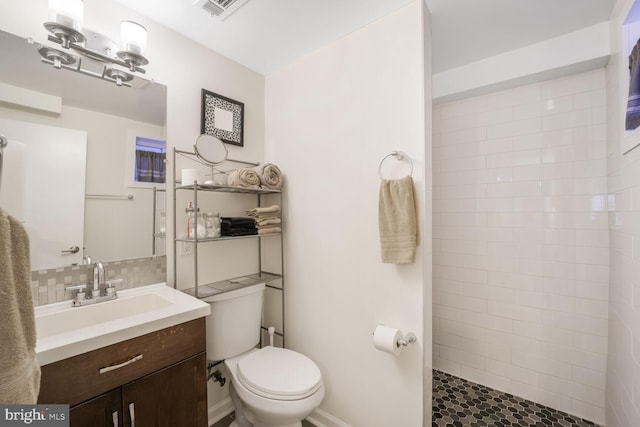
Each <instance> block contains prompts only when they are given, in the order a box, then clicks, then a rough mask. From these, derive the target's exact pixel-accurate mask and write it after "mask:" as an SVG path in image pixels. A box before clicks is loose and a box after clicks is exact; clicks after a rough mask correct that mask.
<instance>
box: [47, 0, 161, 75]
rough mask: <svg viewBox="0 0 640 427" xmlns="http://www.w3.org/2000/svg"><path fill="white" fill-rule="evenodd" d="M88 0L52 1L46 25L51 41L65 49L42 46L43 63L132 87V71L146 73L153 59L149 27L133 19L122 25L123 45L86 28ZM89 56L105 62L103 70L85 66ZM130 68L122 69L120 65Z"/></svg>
mask: <svg viewBox="0 0 640 427" xmlns="http://www.w3.org/2000/svg"><path fill="white" fill-rule="evenodd" d="M83 14H84V0H49V21H48V22H45V23H44V27H45V28H46V29H47V31H49V32H50V33H51V34H50V35H49V37H48V40H49V41H52V42H54V43H57V44H59V45H60V46H61V47H62V48H63V49H65V50H69V51H71V52H73V53H67V52H65V51H64V50H60V49H56V48H52V47H47V46H42V47H41V48H40V49H38V51H39V52H40V56H41V57H42V62H45V63H47V64H51V65H53V66H54V67H55V68H57V69H61V68H64V69H67V70H71V71H76V72H79V73H81V74H86V75H89V76H92V77H97V78H101V79H104V80H109V81H112V82H114V83H115V84H116V85H118V86H131V85H129V84H127V83H126V82H129V81H131V80H133V75H132V74H131V73H142V74H144V73H145V70H144V69H143V68H142V66H144V65H147V64H148V63H149V60H148V59H147V58H146V57H145V54H146V48H147V30H146V29H145V28H144V27H143V26H142V25H140V24H138V23H136V22H133V21H122V22H121V24H120V45H119V46H118V45H116V44H115V43H114V42H113V41H111V40H110V39H108V38H107V37H105V36H103V35H101V34H99V33H95V32H93V31H90V30H86V29H84V33H83V32H82V31H83V28H82V19H83ZM84 58H89V59H91V60H93V61H96V62H99V63H102V64H103V66H102V70H101V72H96V71H92V70H90V69H89V68H87V67H83V64H82V60H83V59H84ZM115 66H119V67H123V68H125V69H126V71H125V70H123V69H120V68H118V67H115Z"/></svg>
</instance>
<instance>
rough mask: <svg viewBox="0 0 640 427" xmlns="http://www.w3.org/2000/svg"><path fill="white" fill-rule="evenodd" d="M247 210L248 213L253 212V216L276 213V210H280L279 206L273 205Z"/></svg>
mask: <svg viewBox="0 0 640 427" xmlns="http://www.w3.org/2000/svg"><path fill="white" fill-rule="evenodd" d="M247 212H248V213H249V214H253V216H256V215H263V214H270V213H275V214H277V213H278V212H280V206H278V205H273V206H265V207H258V208H253V209H251V210H250V211H247Z"/></svg>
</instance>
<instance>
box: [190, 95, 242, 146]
mask: <svg viewBox="0 0 640 427" xmlns="http://www.w3.org/2000/svg"><path fill="white" fill-rule="evenodd" d="M200 133H203V134H207V135H212V136H215V137H216V138H219V139H221V140H222V141H223V142H226V143H227V144H233V145H239V146H240V147H243V146H244V104H243V103H242V102H238V101H235V100H233V99H231V98H227V97H225V96H222V95H218V94H217V93H213V92H209V91H208V90H206V89H202V118H201V122H200Z"/></svg>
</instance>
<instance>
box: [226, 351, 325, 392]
mask: <svg viewBox="0 0 640 427" xmlns="http://www.w3.org/2000/svg"><path fill="white" fill-rule="evenodd" d="M238 378H239V380H240V382H241V383H242V385H244V386H245V387H246V388H248V389H249V390H250V391H252V392H253V393H255V394H257V395H259V396H262V397H266V398H268V399H275V400H296V399H303V398H305V397H307V396H310V395H312V394H313V393H315V392H316V391H317V390H318V389H319V388H320V385H321V381H322V376H321V374H320V369H318V367H317V366H316V364H315V363H313V361H312V360H311V359H309V358H308V357H307V356H305V355H303V354H300V353H296V352H295V351H291V350H287V349H285V348H279V347H271V346H269V347H264V348H261V349H260V350H258V351H255V352H253V353H251V354H249V355H248V356H246V357H243V358H242V359H241V360H240V361H238Z"/></svg>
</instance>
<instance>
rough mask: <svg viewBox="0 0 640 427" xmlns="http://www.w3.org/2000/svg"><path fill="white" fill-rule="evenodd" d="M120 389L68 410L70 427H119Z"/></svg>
mask: <svg viewBox="0 0 640 427" xmlns="http://www.w3.org/2000/svg"><path fill="white" fill-rule="evenodd" d="M121 393H122V391H121V389H120V388H117V389H115V390H112V391H110V392H107V393H105V394H102V395H100V396H98V397H96V398H94V399H91V400H89V401H87V402H84V403H81V404H79V405H76V406H74V407H72V408H71V409H70V410H69V418H70V423H69V424H70V426H71V427H121V426H122V400H121Z"/></svg>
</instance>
